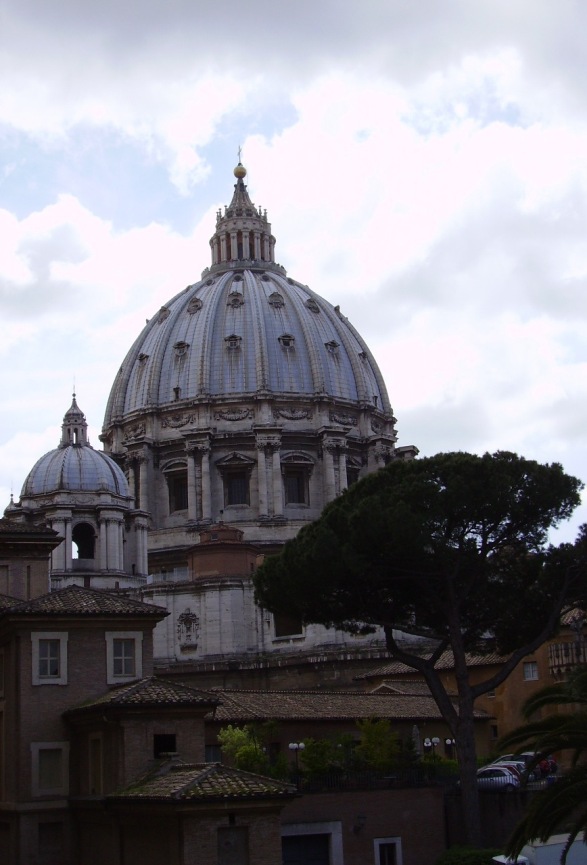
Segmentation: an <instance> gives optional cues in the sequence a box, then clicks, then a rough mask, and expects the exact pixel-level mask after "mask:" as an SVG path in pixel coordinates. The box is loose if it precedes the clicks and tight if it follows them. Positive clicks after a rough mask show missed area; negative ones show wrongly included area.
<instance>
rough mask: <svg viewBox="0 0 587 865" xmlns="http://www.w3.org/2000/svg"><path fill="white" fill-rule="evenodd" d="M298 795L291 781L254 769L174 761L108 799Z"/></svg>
mask: <svg viewBox="0 0 587 865" xmlns="http://www.w3.org/2000/svg"><path fill="white" fill-rule="evenodd" d="M295 795H296V790H295V788H294V787H292V785H291V784H286V783H285V782H283V781H276V780H274V779H273V778H266V777H264V776H263V775H254V774H253V773H252V772H241V771H239V770H238V769H232V768H230V767H229V766H223V765H222V764H221V763H182V762H179V761H177V762H176V761H174V762H173V763H171V764H167V765H166V766H164V767H163V769H159V770H158V771H157V772H156V773H152V774H150V775H147V776H145V777H144V778H142V779H140V780H139V781H137V782H135V783H134V784H131V785H130V786H129V787H127V788H126V789H125V790H121V791H119V792H118V793H112V794H111V795H110V796H108V799H110V800H129V799H138V800H142V801H161V800H167V801H180V802H186V801H191V802H194V803H197V802H214V801H239V800H241V801H246V800H250V799H289V798H291V797H293V796H295Z"/></svg>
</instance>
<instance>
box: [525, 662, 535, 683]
mask: <svg viewBox="0 0 587 865" xmlns="http://www.w3.org/2000/svg"><path fill="white" fill-rule="evenodd" d="M536 679H538V664H537V663H536V661H524V681H525V682H535V681H536Z"/></svg>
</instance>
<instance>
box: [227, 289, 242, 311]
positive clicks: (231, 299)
mask: <svg viewBox="0 0 587 865" xmlns="http://www.w3.org/2000/svg"><path fill="white" fill-rule="evenodd" d="M244 302H245V300H244V298H243V296H242V294H241V293H240V291H231V293H230V294H229V295H228V304H227V305H228V306H232V308H233V309H238V307H239V306H242V305H243V303H244Z"/></svg>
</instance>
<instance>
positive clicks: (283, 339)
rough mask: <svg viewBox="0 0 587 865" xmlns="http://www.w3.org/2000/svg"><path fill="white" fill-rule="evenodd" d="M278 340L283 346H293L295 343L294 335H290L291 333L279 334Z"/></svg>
mask: <svg viewBox="0 0 587 865" xmlns="http://www.w3.org/2000/svg"><path fill="white" fill-rule="evenodd" d="M277 338H278V340H279V342H280V343H281V345H282V346H283V347H284V348H293V347H294V343H295V337H293V336H292V335H291V333H283V334H282V335H281V336H278V337H277Z"/></svg>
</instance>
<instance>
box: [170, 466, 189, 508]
mask: <svg viewBox="0 0 587 865" xmlns="http://www.w3.org/2000/svg"><path fill="white" fill-rule="evenodd" d="M167 483H168V486H169V512H170V513H173V512H174V511H185V510H187V506H188V476H187V472H177V473H176V474H173V475H169V476H168V478H167Z"/></svg>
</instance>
